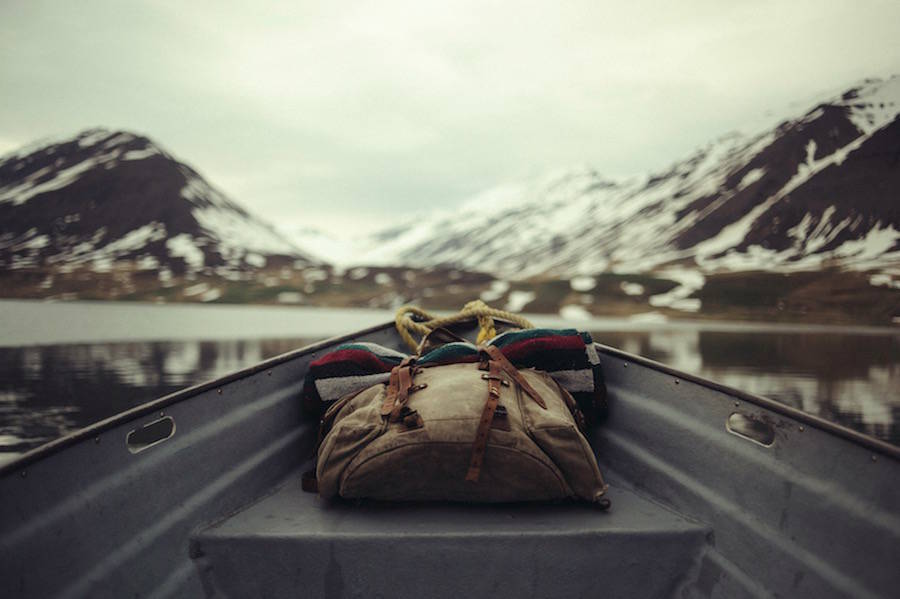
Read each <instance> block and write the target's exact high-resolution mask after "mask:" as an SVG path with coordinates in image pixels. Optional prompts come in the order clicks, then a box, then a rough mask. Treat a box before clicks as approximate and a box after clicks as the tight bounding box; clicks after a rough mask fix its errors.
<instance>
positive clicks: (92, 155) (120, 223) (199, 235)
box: [0, 128, 318, 282]
mask: <svg viewBox="0 0 900 599" xmlns="http://www.w3.org/2000/svg"><path fill="white" fill-rule="evenodd" d="M0 222H3V226H2V230H0V267H3V268H7V269H18V268H26V267H42V266H52V265H58V267H59V268H73V267H79V266H81V267H85V268H87V269H89V270H94V271H97V272H105V271H109V270H110V269H112V268H113V267H114V266H116V265H120V263H123V262H131V263H133V266H134V268H136V269H137V270H153V271H156V272H158V274H159V277H160V280H161V281H163V282H164V281H165V280H166V279H169V278H171V277H172V276H173V274H188V275H194V274H197V273H201V272H202V273H206V274H209V273H211V272H214V273H216V274H218V275H221V276H226V277H229V276H230V277H235V276H240V275H241V273H243V272H246V271H252V270H254V269H258V268H261V267H262V266H264V265H265V263H266V262H267V261H269V260H271V259H275V260H277V261H279V262H285V263H286V262H288V261H299V262H301V263H303V264H314V263H317V262H318V261H317V260H314V259H312V258H311V257H309V256H307V255H306V254H305V253H304V252H303V251H302V250H301V249H300V248H297V247H296V246H295V245H294V244H293V243H292V242H291V241H289V240H288V239H286V238H285V237H283V236H282V235H281V234H280V233H279V232H277V231H276V230H275V229H274V228H273V227H272V226H271V225H269V224H268V223H265V222H263V221H261V220H260V219H258V218H257V217H255V216H253V215H252V214H250V213H249V212H248V211H247V210H246V209H245V208H244V207H243V206H241V205H239V204H237V203H235V202H234V201H232V200H231V199H230V198H228V197H226V196H225V195H224V194H222V193H221V192H220V191H219V190H217V189H216V188H215V187H213V186H212V185H210V184H209V183H208V182H207V181H206V180H205V179H204V178H203V177H202V176H201V175H200V174H199V173H198V172H197V171H196V170H194V169H193V168H191V167H190V166H188V165H187V164H184V163H182V162H180V161H178V160H177V159H176V158H175V157H174V156H173V155H172V154H170V153H169V152H167V151H166V150H164V149H163V148H162V147H161V146H159V145H158V144H156V143H155V142H153V141H152V140H150V139H149V138H147V137H145V136H141V135H137V134H134V133H130V132H126V131H114V130H109V129H103V128H94V129H89V130H86V131H83V132H81V133H79V134H77V135H75V136H74V137H71V138H56V139H52V140H48V141H41V142H38V143H37V144H33V145H31V146H26V147H25V148H23V149H19V150H16V151H13V152H11V153H8V154H6V155H5V156H4V157H2V159H0Z"/></svg>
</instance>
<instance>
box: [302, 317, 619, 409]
mask: <svg viewBox="0 0 900 599" xmlns="http://www.w3.org/2000/svg"><path fill="white" fill-rule="evenodd" d="M488 345H493V346H496V347H498V348H499V349H500V351H502V352H503V354H504V355H505V356H506V357H507V359H508V360H509V361H510V362H512V363H513V364H514V365H515V366H516V367H518V368H537V369H538V370H543V371H545V372H547V373H548V374H549V375H550V376H552V377H553V378H554V379H555V380H556V381H557V382H558V383H559V384H560V385H561V386H562V387H563V388H564V389H566V390H567V391H568V392H569V393H571V394H572V397H574V398H575V400H576V401H577V402H578V406H579V407H580V408H581V411H582V412H584V416H585V419H586V420H587V422H588V423H589V424H590V423H592V422H594V421H596V420H597V419H599V418H601V417H602V416H603V415H604V414H605V413H606V385H605V383H604V380H603V372H602V370H601V368H600V361H599V358H598V356H597V352H596V350H595V349H594V345H593V340H592V339H591V336H590V334H589V333H583V332H579V331H576V330H575V329H528V330H524V331H508V332H506V333H502V334H500V335H497V336H496V337H494V338H493V339H491V340H490V341H489V342H488ZM405 357H407V355H406V354H404V353H402V352H398V351H395V350H392V349H389V348H386V347H383V346H381V345H377V344H375V343H350V344H345V345H340V346H338V347H337V348H336V349H335V350H334V351H332V352H330V353H328V354H325V355H324V356H322V357H321V358H319V359H318V360H315V361H313V362H312V363H311V364H310V365H309V371H308V373H307V375H306V381H305V383H304V386H303V400H304V406H305V407H306V409H307V410H308V411H310V412H312V413H313V414H315V415H317V416H318V415H321V414H323V413H324V411H325V410H326V409H327V408H328V406H329V405H330V404H331V403H332V402H334V401H335V400H337V399H340V398H341V397H344V396H345V395H348V394H350V393H354V392H358V391H362V390H363V389H366V388H368V387H371V386H372V385H375V384H377V383H386V382H387V381H388V378H389V376H390V372H391V369H392V368H393V367H394V366H396V365H398V364H399V363H400V362H401V361H402V360H403V358H405ZM478 359H479V355H478V348H477V347H476V346H475V345H474V344H471V343H467V342H454V343H447V344H445V345H442V346H441V347H439V348H437V349H434V350H432V351H430V352H428V353H427V354H425V355H424V356H422V357H421V358H419V359H418V360H416V364H418V365H419V366H423V367H426V368H427V367H429V366H437V365H440V364H452V363H458V362H477V361H478Z"/></svg>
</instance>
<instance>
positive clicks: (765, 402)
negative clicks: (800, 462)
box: [594, 343, 900, 460]
mask: <svg viewBox="0 0 900 599" xmlns="http://www.w3.org/2000/svg"><path fill="white" fill-rule="evenodd" d="M594 345H595V346H596V347H597V350H598V351H599V352H601V353H603V354H606V355H608V356H612V357H616V358H619V359H622V360H625V361H628V362H633V363H635V364H639V365H641V366H643V367H646V368H650V369H653V370H656V371H658V372H663V373H665V374H669V375H671V376H674V377H675V378H678V379H680V380H683V381H690V382H692V383H695V384H697V385H700V386H702V387H706V388H709V389H713V390H714V391H718V392H720V393H724V394H726V395H729V396H731V397H733V398H735V399H739V400H741V401H746V402H749V403H752V404H756V405H757V406H759V407H761V408H765V409H767V410H770V411H772V412H777V413H779V414H782V415H784V416H787V417H789V418H791V419H793V420H797V421H798V422H800V423H802V424H807V425H809V426H813V427H815V428H818V429H821V430H824V431H826V432H829V433H831V434H834V435H837V436H839V437H843V438H845V439H848V440H850V441H852V442H854V443H856V444H858V445H861V446H863V447H865V448H867V449H870V450H872V451H876V452H878V453H880V454H882V455H886V456H889V457H892V458H894V459H896V460H900V447H898V446H896V445H892V444H890V443H888V442H886V441H882V440H881V439H876V438H874V437H870V436H868V435H865V434H863V433H861V432H859V431H855V430H853V429H851V428H847V427H846V426H843V425H841V424H837V423H835V422H831V421H830V420H825V419H823V418H820V417H818V416H815V415H813V414H810V413H808V412H804V411H802V410H798V409H797V408H794V407H791V406H789V405H787V404H783V403H781V402H779V401H776V400H774V399H771V398H768V397H763V396H762V395H755V394H753V393H747V392H746V391H741V390H740V389H735V388H733V387H729V386H727V385H723V384H721V383H717V382H715V381H711V380H709V379H705V378H703V377H700V376H697V375H694V374H689V373H687V372H682V371H681V370H677V369H675V368H672V367H671V366H666V365H665V364H660V363H659V362H656V361H654V360H651V359H649V358H645V357H643V356H639V355H636V354H630V353H628V352H625V351H622V350H620V349H617V348H615V347H610V346H608V345H603V344H602V343H594Z"/></svg>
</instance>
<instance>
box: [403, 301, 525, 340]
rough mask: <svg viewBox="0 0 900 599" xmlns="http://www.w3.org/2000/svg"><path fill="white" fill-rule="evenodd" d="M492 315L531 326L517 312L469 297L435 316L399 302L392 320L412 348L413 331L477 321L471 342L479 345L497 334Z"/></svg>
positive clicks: (522, 325) (423, 331) (424, 332)
mask: <svg viewBox="0 0 900 599" xmlns="http://www.w3.org/2000/svg"><path fill="white" fill-rule="evenodd" d="M494 318H499V319H501V320H505V321H507V322H511V323H512V324H514V325H517V326H520V327H522V328H523V329H533V328H534V325H533V324H531V323H530V322H529V321H528V320H526V319H525V318H522V317H521V316H519V315H518V314H515V313H513V312H507V311H506V310H498V309H496V308H491V307H490V306H488V305H487V304H485V303H484V302H483V301H481V300H474V301H471V302H469V303H468V304H466V305H465V306H463V309H462V310H460V311H459V312H457V313H456V314H452V315H450V316H444V317H437V316H435V315H434V314H431V313H429V312H426V311H425V310H423V309H421V308H417V307H416V306H403V307H402V308H400V309H399V310H397V316H396V318H395V319H394V322H395V324H396V325H397V332H398V333H400V337H402V338H403V340H404V341H406V344H407V345H408V346H409V347H410V348H412V350H413V351H416V349H417V348H418V346H419V344H418V343H417V342H416V339H415V337H413V333H416V334H418V335H420V336H424V335H427V334H428V333H430V332H431V331H433V330H434V329H437V328H440V327H446V326H448V325H451V324H455V323H457V322H464V321H467V320H477V321H478V327H479V331H478V338H477V340H476V341H475V343H476V344H477V345H481V344H482V343H484V342H486V341H487V340H488V339H491V338H493V337H494V336H496V335H497V328H496V326H495V325H494Z"/></svg>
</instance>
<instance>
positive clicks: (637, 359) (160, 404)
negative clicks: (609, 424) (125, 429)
mask: <svg viewBox="0 0 900 599" xmlns="http://www.w3.org/2000/svg"><path fill="white" fill-rule="evenodd" d="M394 326H395V325H394V323H393V322H387V323H384V324H380V325H375V326H372V327H368V328H365V329H361V330H358V331H354V332H352V333H348V334H345V335H339V336H336V337H331V338H328V339H324V340H322V341H318V342H316V343H313V344H310V345H306V346H304V347H301V348H297V349H295V350H292V351H289V352H286V353H284V354H281V355H279V356H274V357H272V358H269V359H268V360H264V361H262V362H260V363H258V364H254V365H253V366H249V367H247V368H244V369H242V370H238V371H235V372H233V373H231V374H228V375H225V376H223V377H221V378H218V379H214V380H211V381H206V382H203V383H200V384H198V385H194V386H192V387H187V388H185V389H182V390H180V391H176V392H174V393H170V394H169V395H165V396H163V397H160V398H158V399H155V400H152V401H149V402H147V403H145V404H142V405H140V406H136V407H134V408H132V409H130V410H126V411H124V412H120V413H118V414H116V415H114V416H111V417H109V418H107V419H105V420H101V421H99V422H96V423H94V424H92V425H90V426H88V427H85V428H83V429H80V430H77V431H75V432H73V433H71V434H69V435H66V436H64V437H60V438H58V439H55V440H53V441H50V442H49V443H46V444H44V445H41V446H40V447H37V448H35V449H33V450H31V451H28V452H26V453H24V454H22V455H21V456H20V457H19V458H17V459H15V460H13V461H12V462H9V463H7V464H4V465H2V466H0V477H2V476H7V475H9V474H10V473H13V472H16V471H19V470H21V469H23V468H25V467H27V466H28V465H29V464H32V463H34V462H37V461H39V460H41V459H43V458H45V457H47V456H49V455H52V454H55V453H57V452H59V451H62V450H63V449H65V448H67V447H69V446H71V445H74V444H76V443H78V442H80V441H82V440H84V439H88V438H91V437H94V436H97V435H99V434H100V433H102V432H104V431H106V430H109V429H111V428H115V427H117V426H120V425H121V424H123V423H126V422H129V421H132V420H135V419H138V418H141V417H143V416H146V415H148V414H152V413H153V412H157V411H159V410H161V409H163V408H166V407H168V406H171V405H173V404H177V403H180V402H182V401H186V400H188V399H191V398H193V397H195V396H197V395H200V394H202V393H205V392H207V391H209V390H211V389H215V388H217V387H221V386H222V385H225V384H228V383H230V382H232V381H235V380H240V379H243V378H246V377H249V376H252V375H254V374H257V373H259V372H262V371H265V370H267V369H269V368H272V367H273V366H277V365H279V364H283V363H285V362H289V361H291V360H294V359H296V358H298V357H300V356H303V355H306V354H310V353H314V352H316V351H319V350H321V349H324V348H327V347H329V346H332V345H336V344H339V343H343V342H346V341H351V340H354V339H357V338H358V337H360V336H362V335H367V334H371V333H378V332H381V331H385V330H388V329H393V328H394ZM594 345H595V346H596V347H597V349H598V351H600V352H601V353H603V354H606V355H608V356H611V357H615V358H619V359H621V360H625V361H627V362H631V363H634V364H639V365H640V366H643V367H645V368H650V369H652V370H656V371H659V372H663V373H665V374H668V375H671V376H673V377H676V378H678V379H681V380H684V381H691V382H692V383H695V384H697V385H700V386H703V387H706V388H709V389H713V390H715V391H718V392H720V393H723V394H725V395H728V396H731V397H733V398H736V399H740V400H742V401H746V402H749V403H752V404H756V405H757V406H759V407H762V408H765V409H767V410H770V411H773V412H777V413H779V414H782V415H784V416H787V417H789V418H792V419H794V420H797V421H799V422H801V423H803V424H807V425H810V426H813V427H816V428H818V429H821V430H824V431H827V432H829V433H832V434H835V435H837V436H839V437H843V438H845V439H848V440H850V441H852V442H854V443H856V444H858V445H861V446H863V447H866V448H867V449H870V450H871V451H875V452H878V453H880V454H882V455H886V456H889V457H891V458H894V459H896V460H900V447H897V446H895V445H891V444H890V443H887V442H885V441H881V440H879V439H875V438H874V437H869V436H867V435H864V434H862V433H860V432H858V431H855V430H853V429H850V428H847V427H845V426H843V425H840V424H836V423H834V422H830V421H828V420H824V419H822V418H819V417H818V416H814V415H812V414H808V413H806V412H803V411H801V410H798V409H796V408H793V407H791V406H788V405H786V404H783V403H780V402H778V401H775V400H774V399H770V398H767V397H763V396H761V395H755V394H752V393H747V392H745V391H741V390H739V389H734V388H732V387H728V386H726V385H722V384H720V383H716V382H714V381H711V380H708V379H705V378H702V377H700V376H696V375H693V374H689V373H687V372H682V371H680V370H677V369H675V368H672V367H670V366H666V365H665V364H661V363H659V362H656V361H654V360H650V359H649V358H645V357H643V356H639V355H636V354H630V353H628V352H625V351H622V350H620V349H617V348H614V347H610V346H608V345H603V344H601V343H595V344H594Z"/></svg>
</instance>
